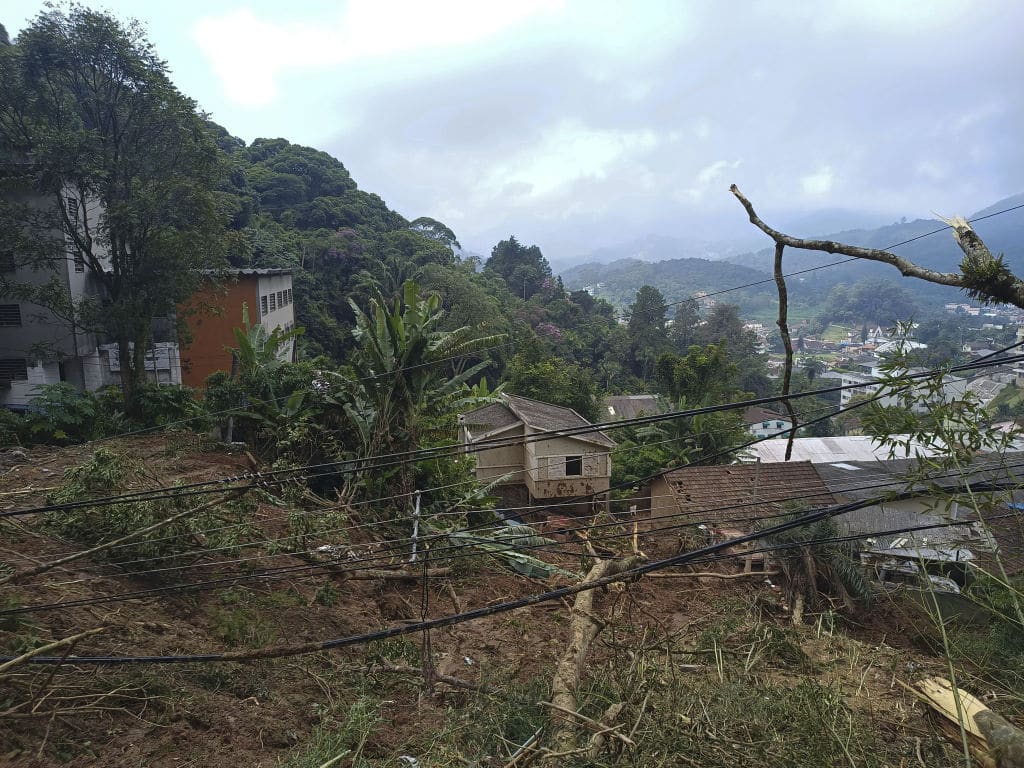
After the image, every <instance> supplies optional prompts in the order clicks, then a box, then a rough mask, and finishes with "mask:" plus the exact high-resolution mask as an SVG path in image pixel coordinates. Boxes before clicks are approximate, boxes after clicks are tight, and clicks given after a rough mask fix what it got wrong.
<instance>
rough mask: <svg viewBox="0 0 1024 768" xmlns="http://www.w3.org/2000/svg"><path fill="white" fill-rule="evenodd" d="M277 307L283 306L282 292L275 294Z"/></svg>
mask: <svg viewBox="0 0 1024 768" xmlns="http://www.w3.org/2000/svg"><path fill="white" fill-rule="evenodd" d="M277 306H279V307H283V306H284V291H278V292H277Z"/></svg>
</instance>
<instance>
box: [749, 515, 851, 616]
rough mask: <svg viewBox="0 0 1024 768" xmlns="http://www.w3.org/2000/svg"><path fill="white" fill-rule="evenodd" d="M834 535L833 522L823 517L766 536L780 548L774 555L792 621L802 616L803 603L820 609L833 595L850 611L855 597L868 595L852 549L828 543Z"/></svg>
mask: <svg viewBox="0 0 1024 768" xmlns="http://www.w3.org/2000/svg"><path fill="white" fill-rule="evenodd" d="M836 536H837V528H836V524H835V522H834V521H833V520H831V519H828V518H826V519H824V520H819V521H818V522H816V523H811V524H809V525H806V526H801V527H799V528H792V529H790V530H788V531H783V532H781V533H776V534H774V535H772V536H770V537H769V538H768V542H769V544H770V545H772V546H775V547H779V549H777V550H775V552H774V553H773V557H774V559H775V562H776V563H777V564H778V566H779V569H780V570H781V571H782V575H783V576H784V577H785V580H786V589H787V593H788V596H789V603H790V608H791V609H792V611H793V623H794V624H799V623H800V621H801V619H802V618H803V610H804V606H805V605H807V606H809V607H810V608H811V609H812V610H814V609H820V608H822V607H823V606H824V604H825V602H826V598H828V597H836V598H838V599H839V600H841V601H842V603H843V605H844V606H845V607H846V609H847V610H851V611H852V610H854V609H855V608H856V601H857V600H866V599H867V598H868V597H869V596H870V594H871V592H870V587H869V586H868V582H867V579H866V578H865V576H864V574H863V572H862V571H861V570H860V568H859V566H858V563H857V561H856V559H855V555H854V550H853V549H852V548H851V547H849V546H844V545H843V544H840V543H835V542H829V540H830V539H833V538H835V537H836Z"/></svg>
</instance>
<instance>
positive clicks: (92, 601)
mask: <svg viewBox="0 0 1024 768" xmlns="http://www.w3.org/2000/svg"><path fill="white" fill-rule="evenodd" d="M1015 466H1016V465H1015ZM954 474H956V473H954ZM884 485H891V483H885V484H884ZM989 485H991V484H990V483H989ZM1017 485H1018V484H1017V483H1012V484H1009V485H1007V486H1006V487H1005V488H1003V487H1002V486H1000V488H999V489H1000V490H1005V489H1006V488H1016V487H1017ZM868 487H869V488H870V487H881V485H878V484H875V485H869V486H868ZM974 487H975V488H976V489H980V487H981V486H980V485H976V486H974ZM920 495H921V491H920V489H914V490H910V491H904V492H902V493H893V494H888V495H886V496H884V497H878V498H876V499H874V500H873V504H869V505H866V506H873V505H874V504H878V503H884V502H886V501H892V500H896V499H900V498H913V497H916V496H920ZM799 498H800V497H793V498H790V499H782V500H780V502H781V501H795V500H799ZM805 498H813V496H808V497H805ZM763 503H765V502H764V501H760V502H757V501H755V502H750V503H742V504H730V505H727V506H725V507H722V508H720V509H719V510H717V511H724V510H729V509H739V508H742V507H746V506H750V505H752V504H753V505H758V504H763ZM856 508H860V507H856ZM712 511H716V510H714V509H707V510H698V511H694V512H682V513H675V514H672V515H666V516H659V517H664V518H667V519H672V518H676V517H692V516H693V515H695V514H707V513H708V512H712ZM766 517H767V516H766ZM701 524H703V523H702V522H701V521H696V522H694V523H692V524H683V525H676V526H669V527H667V528H662V529H658V530H659V531H662V532H664V531H666V530H674V529H678V528H685V527H695V526H697V525H701ZM621 525H622V521H613V522H611V523H605V524H589V525H584V526H581V527H579V528H577V529H566V531H565V532H572V531H574V530H575V531H588V532H589V531H592V530H597V529H599V528H605V527H609V526H621ZM487 528H493V526H491V525H489V526H487ZM467 532H468V531H466V530H462V531H453V532H446V533H441V534H435V535H433V536H431V537H421V539H420V542H421V543H426V542H427V541H430V540H434V541H436V540H438V539H447V538H450V537H451V536H452V535H453V534H456V533H467ZM648 533H649V532H648ZM622 535H623V536H625V535H627V534H622ZM628 535H630V536H631V535H632V534H631V533H630V534H628ZM531 536H532V534H531ZM518 538H529V536H515V535H511V536H509V537H506V538H505V539H504V540H488V541H486V543H489V544H494V545H499V546H501V545H505V546H506V547H507V548H508V549H509V550H513V549H514V548H519V549H540V548H543V547H544V546H545V545H541V544H538V545H528V544H520V545H516V544H514V543H513V542H514V541H515V539H518ZM609 538H617V537H615V536H612V537H609ZM408 541H411V540H408ZM481 543H485V542H481V541H473V542H468V543H463V544H458V545H449V546H447V547H443V548H441V549H437V550H434V555H435V556H436V557H442V558H448V559H451V557H452V556H451V555H450V554H448V553H450V552H452V551H464V550H466V549H475V548H476V547H478V546H479V544H481ZM405 546H406V540H403V541H402V546H401V547H391V548H390V551H397V550H399V549H404V548H405ZM385 551H388V550H385ZM483 554H487V553H483ZM391 557H392V555H377V556H375V557H373V558H360V559H356V560H354V561H350V563H351V566H355V565H358V564H359V563H367V562H378V563H379V562H381V561H385V562H386V561H389V560H390V559H391ZM338 565H339V564H338V563H335V562H326V563H317V564H304V565H295V566H282V567H278V568H274V569H265V570H263V571H260V572H256V573H250V574H241V575H233V576H226V577H219V578H214V579H207V580H204V581H199V582H191V583H188V584H172V585H165V586H163V587H154V588H150V589H145V590H134V591H132V592H126V593H120V594H116V595H107V596H103V597H97V598H81V599H79V600H74V601H63V602H56V603H49V604H42V605H33V606H23V607H19V608H12V609H7V610H0V616H3V615H7V614H19V613H29V612H40V611H49V610H56V609H61V608H71V607H78V606H83V605H96V604H102V603H109V602H122V601H124V600H134V599H140V598H144V597H154V596H158V595H163V594H177V593H179V592H188V591H195V590H205V589H207V588H215V587H218V586H222V585H225V584H230V585H235V584H238V583H239V582H244V581H251V580H254V579H258V580H264V581H266V580H267V578H268V577H281V576H286V575H294V574H297V573H305V572H312V571H318V570H324V569H330V568H332V567H337V566H338ZM348 570H349V572H352V573H355V572H358V570H360V569H359V568H355V567H350V568H349V569H348Z"/></svg>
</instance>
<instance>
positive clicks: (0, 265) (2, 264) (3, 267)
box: [0, 248, 18, 272]
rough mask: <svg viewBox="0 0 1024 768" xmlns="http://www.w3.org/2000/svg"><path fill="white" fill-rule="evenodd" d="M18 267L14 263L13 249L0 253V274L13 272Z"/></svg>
mask: <svg viewBox="0 0 1024 768" xmlns="http://www.w3.org/2000/svg"><path fill="white" fill-rule="evenodd" d="M17 268H18V267H17V265H16V264H15V263H14V251H13V249H10V248H8V249H6V250H3V251H0V272H13V271H14V270H16V269H17Z"/></svg>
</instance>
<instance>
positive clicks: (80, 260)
mask: <svg viewBox="0 0 1024 768" xmlns="http://www.w3.org/2000/svg"><path fill="white" fill-rule="evenodd" d="M71 255H72V258H73V260H74V262H75V272H85V255H84V254H83V253H82V249H81V248H75V249H74V250H72V252H71Z"/></svg>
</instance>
